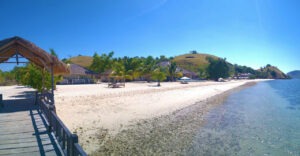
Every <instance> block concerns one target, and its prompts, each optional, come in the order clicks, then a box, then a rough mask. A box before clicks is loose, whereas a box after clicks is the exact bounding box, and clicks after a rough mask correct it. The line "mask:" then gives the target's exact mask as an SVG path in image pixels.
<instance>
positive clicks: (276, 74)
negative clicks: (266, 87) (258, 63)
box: [258, 65, 288, 79]
mask: <svg viewBox="0 0 300 156" xmlns="http://www.w3.org/2000/svg"><path fill="white" fill-rule="evenodd" d="M258 71H260V72H262V73H263V77H265V78H269V79H286V78H288V77H287V75H286V74H284V73H283V72H282V71H281V70H279V69H278V68H277V67H275V66H271V65H267V66H266V67H264V68H261V69H259V70H258Z"/></svg>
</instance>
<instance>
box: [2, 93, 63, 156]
mask: <svg viewBox="0 0 300 156" xmlns="http://www.w3.org/2000/svg"><path fill="white" fill-rule="evenodd" d="M3 104H4V107H3V108H2V109H1V110H0V156H4V155H8V156H13V155H16V156H18V155H22V156H26V155H28V156H29V155H30V156H32V155H50V156H52V155H53V156H54V155H61V153H60V149H59V145H57V143H56V140H55V138H54V137H53V135H52V134H51V133H49V132H48V131H47V128H46V126H45V119H44V118H42V115H41V114H40V113H39V111H38V110H37V106H35V105H33V102H32V100H30V99H23V100H22V99H13V98H10V99H9V98H7V99H3Z"/></svg>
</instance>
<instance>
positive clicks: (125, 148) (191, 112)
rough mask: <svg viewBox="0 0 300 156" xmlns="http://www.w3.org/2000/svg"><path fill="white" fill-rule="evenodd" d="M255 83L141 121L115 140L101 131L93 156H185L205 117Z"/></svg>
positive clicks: (115, 137) (118, 135) (104, 131)
mask: <svg viewBox="0 0 300 156" xmlns="http://www.w3.org/2000/svg"><path fill="white" fill-rule="evenodd" d="M255 84H256V82H248V83H246V84H244V85H242V86H239V87H236V88H233V89H230V90H228V91H226V92H223V93H221V94H219V95H216V96H213V97H211V98H208V99H206V100H204V101H199V102H197V103H195V104H193V105H190V106H188V107H186V108H183V109H180V110H177V111H175V112H173V113H171V114H169V115H163V116H161V117H157V118H153V119H147V120H141V121H139V122H138V123H137V124H136V125H132V126H130V127H129V128H128V129H125V130H123V131H122V132H120V133H119V134H117V135H116V136H114V137H112V136H109V135H108V133H107V130H105V129H103V130H100V131H99V132H98V134H99V136H101V138H102V141H101V142H99V144H101V147H100V148H99V150H98V151H95V152H94V153H92V155H111V154H114V155H170V154H172V155H174V154H175V155H185V154H186V153H187V152H188V151H191V148H192V145H193V140H194V138H195V136H196V135H197V133H198V130H199V128H201V126H203V125H204V124H205V122H206V121H205V115H207V114H208V113H209V111H210V110H212V109H214V108H216V107H218V106H220V105H221V104H222V103H224V101H225V100H226V99H227V97H228V96H229V95H231V94H233V93H236V92H239V91H241V90H243V89H245V88H248V87H250V86H254V85H255Z"/></svg>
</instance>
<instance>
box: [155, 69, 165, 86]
mask: <svg viewBox="0 0 300 156" xmlns="http://www.w3.org/2000/svg"><path fill="white" fill-rule="evenodd" d="M166 78H167V77H166V74H165V72H164V71H163V69H162V68H160V67H158V68H156V69H155V70H154V71H153V72H152V79H153V80H156V81H157V86H160V82H161V81H163V80H165V79H166Z"/></svg>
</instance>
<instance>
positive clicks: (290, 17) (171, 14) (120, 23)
mask: <svg viewBox="0 0 300 156" xmlns="http://www.w3.org/2000/svg"><path fill="white" fill-rule="evenodd" d="M299 7H300V1H298V0H26V1H23V0H0V40H2V39H5V38H9V37H13V36H20V37H22V38H25V39H27V40H29V41H31V42H33V43H35V44H36V45H37V46H39V47H41V48H42V49H44V50H46V51H49V48H53V49H54V50H55V51H56V52H57V53H58V55H59V58H60V59H62V58H69V57H73V56H78V55H79V54H80V55H87V56H92V55H93V54H94V53H95V52H97V53H99V54H101V53H108V52H110V51H114V52H115V57H123V56H148V55H152V56H154V57H157V56H160V55H165V56H167V57H170V56H178V55H181V54H185V53H188V52H190V51H192V50H196V51H198V52H199V53H208V54H212V55H216V56H219V57H222V58H227V61H229V62H231V63H233V64H239V65H246V66H250V67H252V68H254V69H258V68H260V67H263V66H265V65H266V64H271V65H275V66H277V67H278V68H280V69H281V70H282V71H283V72H289V71H292V70H296V69H298V70H300V63H299V58H300V52H299V49H300V9H299ZM5 68H8V65H7V64H1V65H0V69H2V70H3V69H4V70H5Z"/></svg>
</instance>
